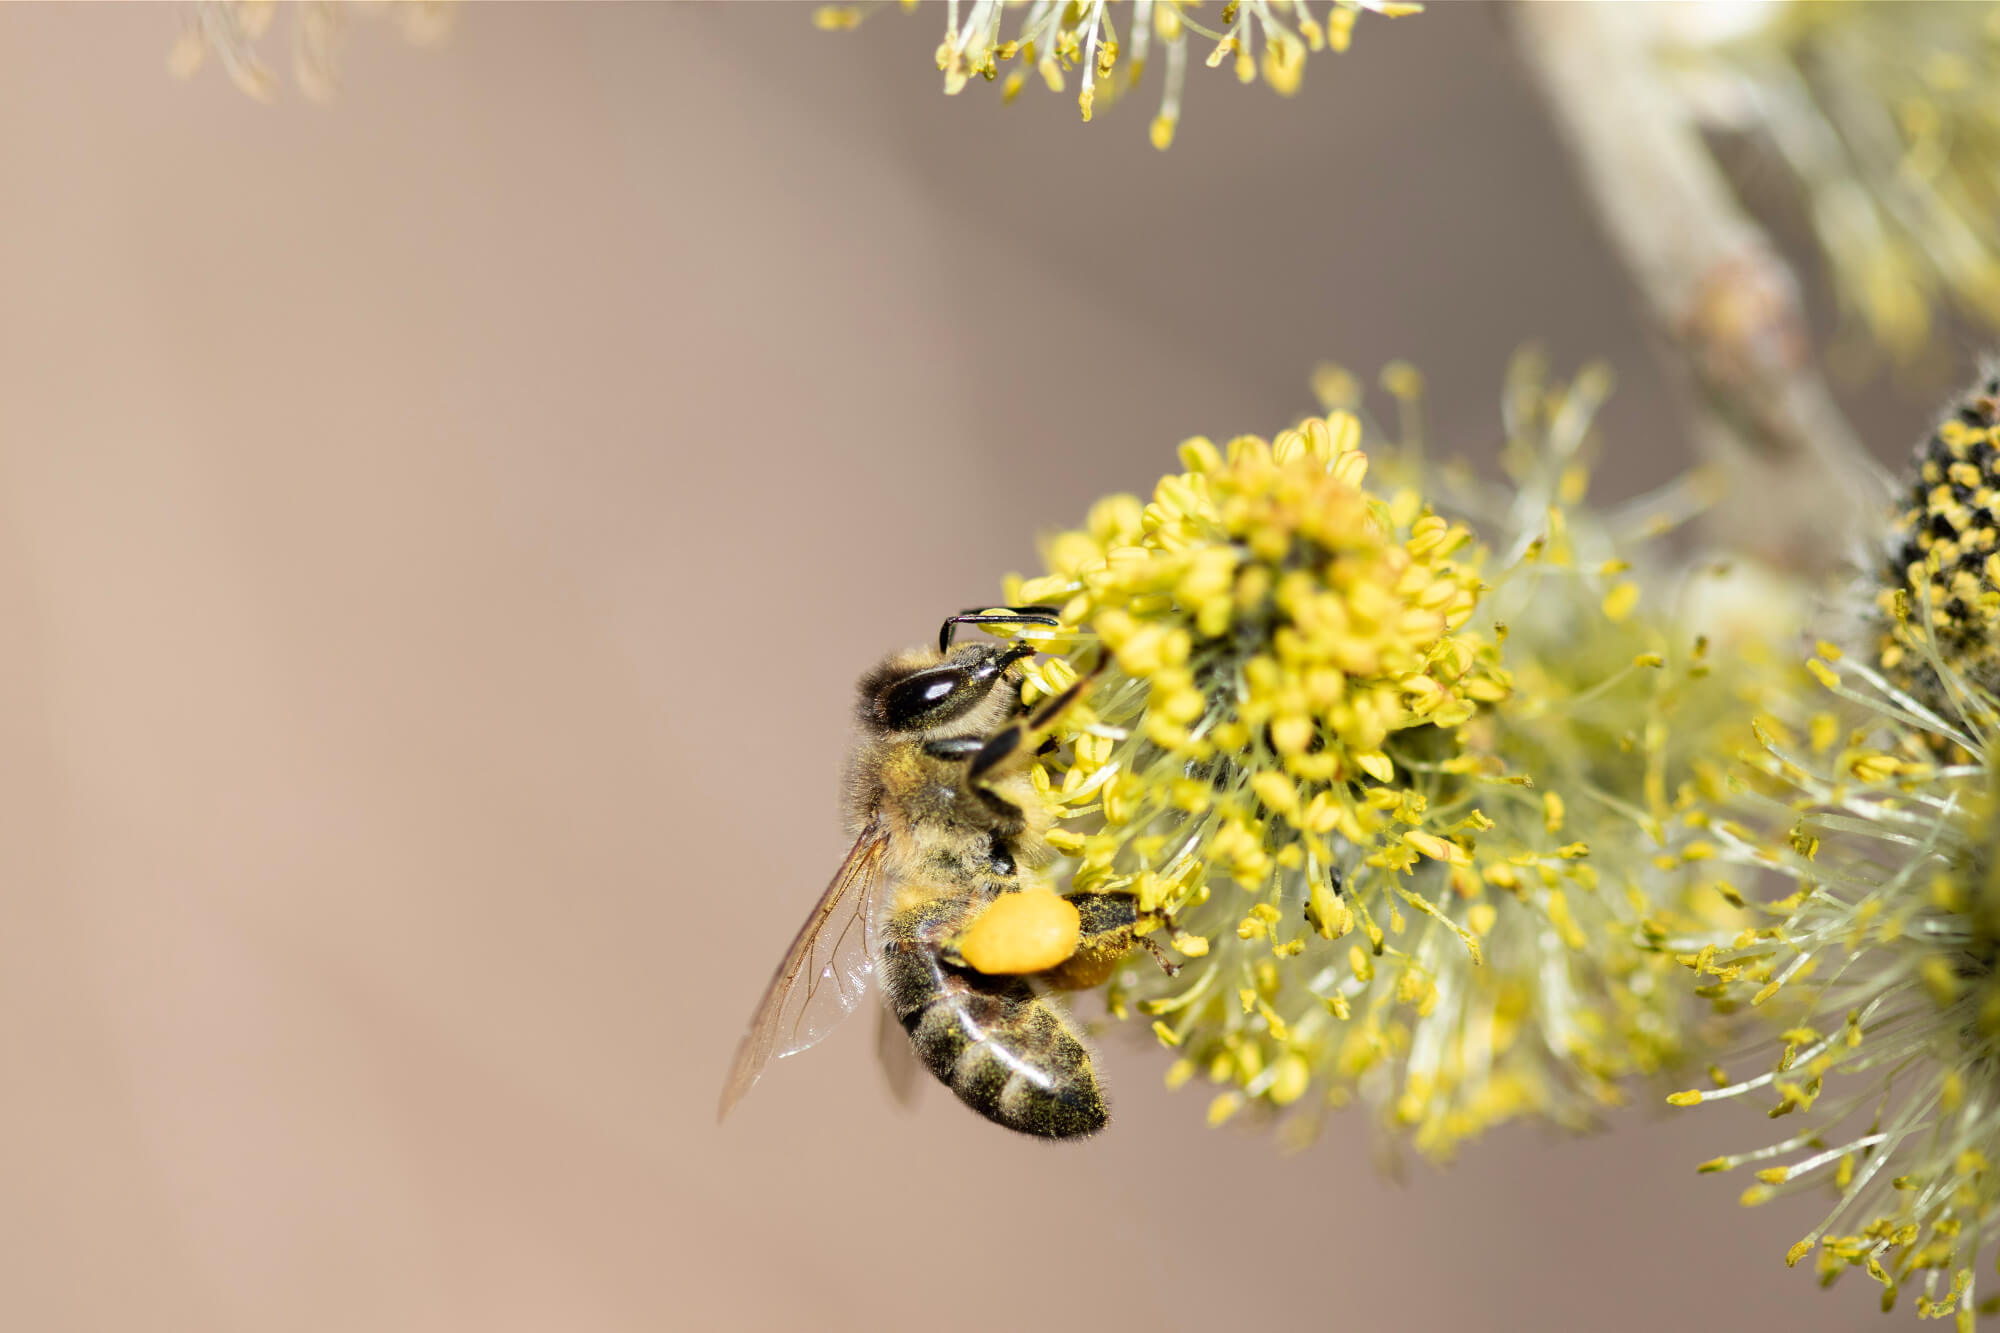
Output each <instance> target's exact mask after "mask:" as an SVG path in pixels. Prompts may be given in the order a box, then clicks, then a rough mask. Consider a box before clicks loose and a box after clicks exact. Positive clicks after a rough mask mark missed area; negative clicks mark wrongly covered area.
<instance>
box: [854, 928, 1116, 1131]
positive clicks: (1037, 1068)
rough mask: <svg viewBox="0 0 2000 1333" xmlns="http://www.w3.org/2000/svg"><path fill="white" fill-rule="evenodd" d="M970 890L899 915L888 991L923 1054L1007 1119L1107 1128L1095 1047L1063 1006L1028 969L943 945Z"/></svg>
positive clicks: (981, 1106)
mask: <svg viewBox="0 0 2000 1333" xmlns="http://www.w3.org/2000/svg"><path fill="white" fill-rule="evenodd" d="M971 906H972V904H971V901H970V900H969V899H968V898H960V897H956V896H953V897H947V898H942V899H934V900H932V901H930V902H925V903H920V904H918V905H915V906H912V907H908V908H905V909H904V910H903V911H900V912H896V913H893V914H892V915H891V916H890V918H889V921H888V924H887V929H886V931H885V935H886V940H885V942H884V944H883V946H882V980H883V990H884V994H885V998H886V999H887V1001H888V1003H889V1005H890V1007H891V1009H892V1010H893V1011H894V1012H895V1015H896V1017H897V1019H898V1020H900V1021H901V1022H902V1024H903V1027H904V1029H905V1030H906V1031H908V1032H909V1034H910V1044H911V1045H912V1046H914V1047H915V1048H916V1052H917V1057H918V1058H919V1059H920V1060H922V1061H923V1062H924V1064H925V1065H926V1066H928V1067H929V1069H930V1071H931V1072H932V1073H933V1074H935V1075H937V1077H938V1079H939V1081H940V1082H942V1083H944V1084H945V1085H946V1086H947V1087H949V1088H950V1089H951V1090H952V1091H953V1092H955V1093H957V1094H958V1098H959V1100H960V1101H962V1102H964V1103H965V1104H966V1105H967V1106H970V1107H971V1108H972V1109H973V1110H975V1111H977V1112H979V1114H981V1115H983V1116H985V1117H986V1118H987V1119H988V1120H991V1121H993V1122H994V1123H995V1124H998V1125H1005V1126H1006V1127H1007V1128H1008V1129H1012V1130H1018V1131H1020V1132H1021V1133H1023V1134H1035V1135H1039V1136H1041V1137H1043V1138H1051V1139H1067V1138H1075V1137H1076V1136H1078V1135H1082V1134H1090V1133H1094V1132H1095V1131H1097V1130H1100V1129H1102V1128H1104V1122H1105V1119H1106V1113H1105V1109H1104V1097H1103V1094H1102V1093H1100V1092H1099V1091H1098V1087H1097V1074H1096V1072H1095V1071H1094V1070H1093V1069H1092V1068H1091V1064H1090V1051H1089V1049H1088V1048H1086V1047H1085V1046H1084V1044H1083V1041H1082V1039H1081V1038H1080V1037H1079V1036H1078V1035H1077V1033H1076V1030H1075V1029H1074V1028H1073V1027H1072V1026H1071V1024H1070V1021H1069V1018H1068V1016H1067V1015H1065V1014H1064V1013H1063V1012H1062V1010H1060V1009H1058V1008H1057V1007H1056V1006H1055V1005H1053V1004H1051V1003H1049V1002H1048V1001H1046V1000H1043V999H1041V998H1040V997H1039V996H1037V995H1036V994H1035V991H1034V988H1033V987H1032V986H1030V985H1029V984H1028V982H1027V981H1025V980H1023V979H1022V978H1020V977H989V976H985V975H982V974H981V973H978V972H973V971H971V970H969V969H966V968H962V967H953V966H951V965H950V964H948V963H946V962H945V961H944V960H943V959H942V958H941V957H940V956H939V953H940V950H941V948H942V947H943V943H944V941H945V940H946V939H948V938H949V937H950V936H951V934H952V933H953V932H954V931H955V930H956V929H957V927H958V926H959V925H960V924H961V923H962V922H963V921H964V920H965V918H966V916H967V915H968V913H969V911H970V909H971Z"/></svg>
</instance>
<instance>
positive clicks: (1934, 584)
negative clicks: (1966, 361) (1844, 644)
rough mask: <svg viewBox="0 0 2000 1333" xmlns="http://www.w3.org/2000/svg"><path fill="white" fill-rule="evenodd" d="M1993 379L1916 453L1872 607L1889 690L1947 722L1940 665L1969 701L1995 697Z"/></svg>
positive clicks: (1998, 641)
mask: <svg viewBox="0 0 2000 1333" xmlns="http://www.w3.org/2000/svg"><path fill="white" fill-rule="evenodd" d="M1996 509H2000V371H1994V370H1989V371H1988V372H1987V373H1986V374H1985V375H1984V376H1982V377H1981V379H1980V381H1979V383H1977V384H1975V385H1974V386H1973V387H1972V389H1971V390H1970V391H1969V392H1967V393H1965V394H1964V395H1962V396H1961V397H1960V398H1959V399H1958V400H1957V401H1956V402H1954V403H1953V404H1952V405H1951V406H1950V407H1949V408H1947V409H1946V411H1945V415H1944V418H1943V420H1941V421H1940V422H1939V423H1938V425H1937V429H1935V430H1934V431H1932V432H1931V434H1930V435H1929V436H1927V437H1926V438H1925V439H1924V441H1923V443H1921V444H1920V445H1918V446H1917V454H1916V458H1915V459H1914V460H1913V461H1912V465H1911V469H1910V477H1909V482H1908V486H1907V488H1906V493H1905V496H1904V504H1903V508H1902V510H1901V511H1900V512H1899V513H1897V515H1896V516H1895V519H1894V520H1893V522H1892V523H1891V525H1890V545H1889V550H1888V552H1887V553H1886V555H1885V558H1884V567H1883V569H1882V582H1883V586H1882V587H1881V589H1880V590H1879V591H1878V592H1877V593H1876V606H1877V609H1878V611H1879V612H1880V613H1881V615H1882V622H1883V628H1882V633H1881V638H1880V642H1879V645H1878V653H1879V657H1880V660H1881V664H1882V666H1883V669H1884V670H1886V671H1887V672H1889V674H1890V676H1891V678H1892V679H1893V680H1895V681H1896V683H1897V684H1899V685H1901V686H1903V687H1904V688H1905V689H1907V690H1909V691H1910V692H1911V693H1913V694H1915V695H1916V696H1917V697H1918V698H1920V699H1922V700H1924V702H1925V703H1926V704H1927V705H1928V706H1929V707H1930V708H1931V709H1932V710H1933V711H1937V712H1940V713H1944V714H1946V715H1947V716H1948V715H1949V714H1950V710H1951V708H1952V707H1953V704H1952V700H1951V697H1950V692H1949V691H1947V690H1946V689H1945V688H1944V684H1943V679H1944V678H1943V677H1942V676H1941V675H1940V674H1939V673H1938V672H1937V671H1936V670H1934V669H1933V668H1932V667H1931V666H1929V665H1928V663H1927V662H1926V661H1925V655H1926V652H1927V651H1935V652H1936V653H1937V654H1938V655H1939V656H1941V657H1942V658H1943V659H1944V664H1945V666H1946V667H1947V668H1948V669H1949V671H1950V672H1951V673H1954V674H1956V675H1957V676H1959V677H1961V678H1963V679H1964V680H1965V681H1966V682H1968V683H1969V684H1970V685H1971V686H1972V689H1973V692H1974V693H1973V697H1975V698H1991V697H1994V696H1995V695H1996V694H2000V518H1996V514H1995V511H1996Z"/></svg>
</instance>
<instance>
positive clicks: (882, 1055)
mask: <svg viewBox="0 0 2000 1333" xmlns="http://www.w3.org/2000/svg"><path fill="white" fill-rule="evenodd" d="M875 1058H876V1059H877V1060H879V1061H880V1062H881V1064H882V1076H883V1077H884V1078H886V1079H887V1080H888V1081H889V1091H890V1093H891V1094H893V1095H894V1096H895V1098H896V1102H897V1104H898V1105H900V1106H906V1107H907V1106H915V1105H916V1104H917V1094H918V1093H920V1092H922V1091H923V1088H924V1073H925V1070H924V1067H923V1066H922V1065H920V1064H918V1063H917V1053H916V1052H915V1051H913V1050H911V1049H910V1034H909V1033H907V1032H905V1031H903V1025H902V1024H901V1023H898V1022H897V1021H896V1015H895V1014H893V1013H891V1012H890V1011H889V1006H888V1005H886V1004H884V1005H883V1006H882V1018H881V1021H880V1022H879V1023H877V1025H876V1027H875Z"/></svg>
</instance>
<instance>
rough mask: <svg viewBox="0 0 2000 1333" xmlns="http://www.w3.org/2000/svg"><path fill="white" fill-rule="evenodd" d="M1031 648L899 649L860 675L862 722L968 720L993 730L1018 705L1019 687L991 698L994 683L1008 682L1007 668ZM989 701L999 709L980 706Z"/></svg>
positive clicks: (904, 727) (870, 725)
mask: <svg viewBox="0 0 2000 1333" xmlns="http://www.w3.org/2000/svg"><path fill="white" fill-rule="evenodd" d="M1033 652H1034V650H1033V649H1032V648H1029V647H1027V646H1026V645H1024V644H1017V645H1015V646H1013V647H1007V646H1004V645H1001V644H990V643H974V644H967V645H966V646H965V647H963V648H957V649H954V650H952V651H951V652H948V653H936V652H931V651H929V650H927V649H926V650H923V651H919V652H912V653H899V654H897V655H896V656H894V657H891V658H890V659H889V660H888V661H886V662H884V663H882V665H880V666H878V667H876V668H875V669H874V670H873V671H871V672H869V673H868V674H867V675H866V676H863V677H862V678H861V699H860V709H859V712H860V717H861V725H862V726H863V727H866V728H867V729H869V730H871V731H884V732H912V731H933V730H936V729H937V728H939V727H944V726H951V725H953V724H964V723H968V722H970V723H974V724H975V725H973V726H971V727H969V728H968V730H971V731H988V730H991V729H992V728H993V727H995V726H997V725H999V723H1000V722H1001V721H1002V720H1003V719H1004V718H1005V717H1006V716H1008V715H1009V714H1011V713H1012V712H1013V711H1014V710H1015V709H1016V708H1018V707H1019V704H1020V695H1019V693H1018V691H1017V690H1014V689H1009V690H1006V691H1003V692H1002V697H1000V698H999V699H997V700H995V699H994V689H993V687H994V686H995V685H997V684H999V683H1000V682H1001V681H1003V680H1009V681H1011V680H1012V677H1011V676H1010V675H1009V673H1008V671H1007V668H1008V667H1010V666H1012V665H1013V664H1014V663H1016V662H1018V661H1020V660H1021V659H1022V658H1024V657H1027V656H1029V655H1031V654H1032V653H1033ZM990 700H992V701H994V702H996V703H997V704H998V705H999V708H998V711H995V710H994V709H993V708H987V709H983V710H982V709H981V705H982V704H988V703H989V701H990ZM989 712H991V713H993V714H994V715H993V716H992V717H990V718H988V717H986V716H985V714H986V713H989Z"/></svg>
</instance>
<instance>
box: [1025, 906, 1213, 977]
mask: <svg viewBox="0 0 2000 1333" xmlns="http://www.w3.org/2000/svg"><path fill="white" fill-rule="evenodd" d="M1063 898H1064V900H1065V901H1067V902H1068V903H1069V904H1070V905H1071V906H1073V907H1075V908H1076V915H1077V922H1078V928H1079V930H1078V936H1077V944H1076V952H1075V953H1073V954H1071V955H1070V957H1069V958H1068V959H1067V960H1066V961H1065V962H1064V963H1063V964H1062V966H1060V967H1057V968H1054V969H1052V970H1051V971H1050V972H1049V973H1047V974H1046V975H1045V977H1044V980H1046V981H1048V982H1049V983H1050V984H1051V985H1054V986H1057V987H1060V988H1061V989H1063V990H1088V989H1090V988H1091V987H1093V986H1096V985H1099V984H1100V983H1102V982H1103V981H1104V980H1105V978H1107V977H1109V976H1110V975H1111V974H1112V972H1113V971H1114V970H1116V969H1117V967H1118V964H1119V963H1120V962H1121V961H1123V960H1124V958H1125V956H1126V955H1127V954H1129V953H1131V952H1132V949H1133V947H1134V946H1135V945H1136V946H1139V947H1142V948H1144V949H1145V950H1146V951H1147V952H1148V953H1150V954H1152V955H1153V960H1154V961H1155V962H1157V963H1158V964H1159V965H1160V967H1161V968H1162V969H1163V970H1164V971H1165V972H1166V974H1167V975H1168V976H1173V975H1174V974H1175V973H1177V972H1179V971H1180V964H1179V963H1176V962H1173V961H1172V960H1170V959H1169V958H1168V957H1167V956H1166V954H1165V952H1164V951H1162V950H1161V948H1160V946H1159V945H1158V944H1155V943H1154V942H1153V940H1152V939H1151V938H1150V937H1149V936H1147V935H1142V934H1140V933H1139V925H1140V923H1141V922H1142V921H1145V920H1147V919H1148V914H1147V913H1143V912H1141V911H1140V910H1139V899H1138V896H1137V895H1136V894H1130V893H1118V892H1112V893H1090V892H1081V893H1066V894H1064V895H1063Z"/></svg>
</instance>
